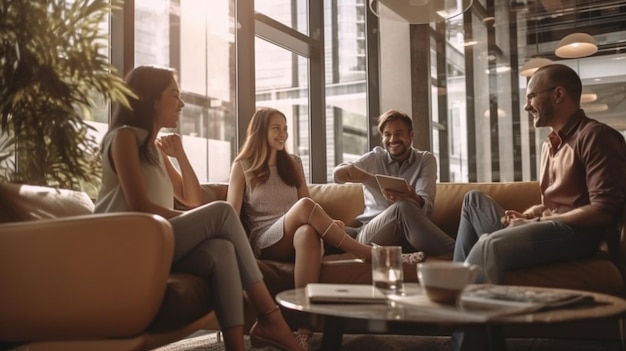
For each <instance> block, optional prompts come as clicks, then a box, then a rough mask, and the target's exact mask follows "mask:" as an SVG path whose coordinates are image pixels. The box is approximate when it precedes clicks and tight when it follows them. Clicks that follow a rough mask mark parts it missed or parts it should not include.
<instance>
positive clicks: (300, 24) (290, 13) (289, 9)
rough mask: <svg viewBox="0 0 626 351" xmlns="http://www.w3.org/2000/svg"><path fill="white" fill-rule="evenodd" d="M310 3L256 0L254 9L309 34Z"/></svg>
mask: <svg viewBox="0 0 626 351" xmlns="http://www.w3.org/2000/svg"><path fill="white" fill-rule="evenodd" d="M313 1H320V0H313ZM308 5H309V4H308V0H256V1H255V2H254V11H255V12H259V13H262V14H264V15H266V16H268V17H271V18H272V19H274V20H276V21H278V22H280V23H282V24H284V25H286V26H287V27H290V28H293V29H295V30H297V31H299V32H300V33H303V34H309V25H308Z"/></svg>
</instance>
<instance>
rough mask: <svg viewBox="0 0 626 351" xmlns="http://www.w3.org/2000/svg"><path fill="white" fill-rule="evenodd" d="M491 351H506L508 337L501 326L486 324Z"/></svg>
mask: <svg viewBox="0 0 626 351" xmlns="http://www.w3.org/2000/svg"><path fill="white" fill-rule="evenodd" d="M485 329H486V332H487V343H488V344H487V345H488V347H489V351H506V339H505V338H504V331H503V330H502V327H500V326H493V325H491V326H489V325H488V326H485Z"/></svg>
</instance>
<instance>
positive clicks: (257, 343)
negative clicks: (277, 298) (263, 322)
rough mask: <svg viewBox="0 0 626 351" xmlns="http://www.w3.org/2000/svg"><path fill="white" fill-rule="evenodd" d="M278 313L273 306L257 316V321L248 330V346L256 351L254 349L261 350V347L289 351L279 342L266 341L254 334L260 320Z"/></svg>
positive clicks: (277, 309)
mask: <svg viewBox="0 0 626 351" xmlns="http://www.w3.org/2000/svg"><path fill="white" fill-rule="evenodd" d="M278 311H280V310H279V308H278V306H275V307H274V308H272V309H271V310H269V311H266V312H263V313H260V314H259V315H258V317H257V321H256V322H255V323H254V324H253V325H252V328H250V332H249V334H250V345H251V346H252V347H253V348H255V349H256V348H263V347H269V346H272V347H275V348H278V349H281V350H284V351H291V349H290V348H289V347H288V346H285V345H283V344H281V343H280V342H278V341H276V340H271V339H268V338H264V337H262V336H260V335H257V334H256V333H255V330H256V327H257V325H258V323H259V320H260V319H263V318H266V317H267V316H269V315H270V314H272V313H274V312H278Z"/></svg>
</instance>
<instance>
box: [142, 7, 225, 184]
mask: <svg viewBox="0 0 626 351" xmlns="http://www.w3.org/2000/svg"><path fill="white" fill-rule="evenodd" d="M232 3H233V1H232V0H213V1H211V2H210V3H209V2H207V1H204V0H178V1H170V0H136V1H135V65H161V66H168V67H172V68H175V69H176V70H177V72H178V78H179V83H180V86H181V90H182V97H183V100H184V101H185V108H184V109H183V114H182V116H181V119H180V120H179V123H178V127H177V129H176V130H172V131H164V132H177V133H180V134H181V135H182V137H183V144H184V146H185V149H186V150H187V154H188V156H189V159H190V161H191V163H192V166H193V167H194V170H195V171H196V173H197V175H198V178H199V179H200V181H201V182H207V181H212V182H224V181H227V180H228V177H229V171H230V163H231V160H232V158H233V155H234V152H235V151H236V145H237V140H236V138H235V135H236V133H235V118H234V110H235V103H236V101H235V96H236V94H235V87H234V86H233V84H232V82H233V81H234V73H235V70H234V32H233V31H234V26H233V23H234V19H233V16H232V14H231V9H232Z"/></svg>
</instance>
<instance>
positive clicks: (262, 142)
mask: <svg viewBox="0 0 626 351" xmlns="http://www.w3.org/2000/svg"><path fill="white" fill-rule="evenodd" d="M273 115H280V116H282V117H283V118H284V119H285V120H287V117H285V114H284V113H282V112H280V111H278V110H277V109H274V108H269V107H262V108H259V109H257V110H256V112H255V113H254V115H252V119H251V120H250V124H249V125H248V130H247V135H246V141H245V142H244V144H243V146H242V147H241V151H240V152H239V155H237V158H235V162H236V161H247V162H248V164H249V168H248V170H246V171H245V174H246V175H247V176H249V178H250V185H251V187H252V188H254V187H255V186H256V185H257V184H263V183H265V182H266V181H267V179H268V178H269V176H270V168H269V165H268V162H269V158H270V154H271V151H270V146H269V141H268V139H267V131H268V127H269V123H270V117H272V116H273ZM276 169H277V171H278V175H279V176H280V178H281V179H282V180H283V182H285V184H287V185H290V186H295V187H299V186H300V185H301V184H300V180H301V178H300V176H299V170H298V168H297V167H296V162H295V161H294V158H293V156H292V155H291V154H289V153H288V152H287V150H286V149H282V150H278V151H277V152H276Z"/></svg>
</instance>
